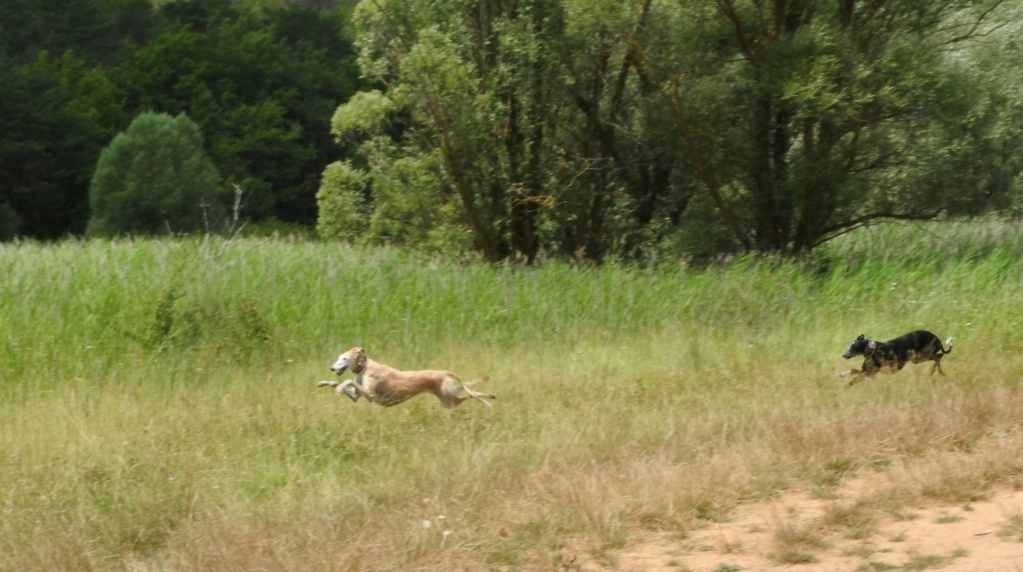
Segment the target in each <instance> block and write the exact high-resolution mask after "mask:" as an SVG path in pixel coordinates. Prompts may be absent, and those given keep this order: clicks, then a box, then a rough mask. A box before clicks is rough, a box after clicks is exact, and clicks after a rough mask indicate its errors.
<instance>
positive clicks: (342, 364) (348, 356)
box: [330, 348, 366, 375]
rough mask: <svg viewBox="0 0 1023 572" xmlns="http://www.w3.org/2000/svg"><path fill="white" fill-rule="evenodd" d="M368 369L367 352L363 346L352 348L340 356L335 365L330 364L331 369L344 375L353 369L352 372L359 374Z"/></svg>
mask: <svg viewBox="0 0 1023 572" xmlns="http://www.w3.org/2000/svg"><path fill="white" fill-rule="evenodd" d="M365 369H366V352H364V351H363V350H362V348H352V349H350V350H348V351H346V352H345V353H343V354H341V355H340V356H338V358H337V361H336V362H334V365H332V366H330V371H332V372H334V373H336V374H337V375H342V374H344V372H346V371H348V370H352V373H354V374H355V375H359V374H360V373H362V372H363V370H365Z"/></svg>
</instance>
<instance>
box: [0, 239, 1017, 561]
mask: <svg viewBox="0 0 1023 572" xmlns="http://www.w3.org/2000/svg"><path fill="white" fill-rule="evenodd" d="M0 273H2V275H0V329H2V331H3V332H5V334H6V335H5V337H4V339H3V340H0V396H2V398H3V399H2V403H0V472H2V474H3V478H4V479H5V484H6V485H7V486H6V487H5V490H3V491H2V492H0V569H5V570H7V569H9V570H16V569H17V570H21V569H44V568H49V569H66V570H76V569H81V570H96V569H140V570H142V569H144V570H160V569H168V570H179V569H246V568H262V569H303V570H310V569H323V570H389V569H390V570H393V569H413V568H416V567H419V568H433V569H452V568H461V569H488V568H494V567H499V566H506V567H512V568H516V567H519V568H521V569H532V568H535V567H537V566H540V567H550V566H552V565H556V564H557V561H558V559H559V558H561V557H562V555H563V554H564V553H565V551H566V550H568V547H569V545H570V544H572V543H575V544H578V545H580V546H583V547H585V549H586V550H590V551H595V552H599V551H603V550H613V549H614V548H615V547H619V546H621V545H623V544H625V543H626V542H628V540H629V538H630V537H631V535H632V534H634V533H635V531H636V530H641V529H644V528H660V529H672V530H677V531H679V533H680V534H684V531H685V530H686V528H687V527H690V526H694V525H695V523H697V522H698V521H699V520H700V519H714V518H723V517H724V515H726V514H727V511H728V510H729V509H730V507H731V506H733V505H734V504H735V503H737V502H742V501H743V500H746V499H753V498H758V497H761V496H771V495H775V494H778V492H780V491H782V490H785V489H787V488H791V487H799V486H806V487H810V488H822V489H826V488H828V487H833V486H836V485H837V484H838V483H840V482H841V480H842V478H843V477H844V476H845V475H846V474H847V473H852V472H855V471H857V470H874V469H878V468H883V469H886V470H891V471H893V472H894V471H896V470H898V471H903V472H904V473H899V474H905V475H909V477H907V478H908V479H910V480H913V481H914V482H918V483H919V486H917V488H916V489H913V490H914V491H915V492H913V493H912V494H907V495H904V498H910V499H912V498H921V497H927V496H928V495H930V496H942V497H943V498H957V496H969V495H971V494H983V492H984V490H985V489H986V487H989V486H992V485H994V484H996V483H999V482H1007V481H1012V480H1013V479H1015V480H1017V481H1020V480H1023V468H1020V466H1019V465H1018V463H1016V464H1014V463H1013V461H1012V460H1011V459H1013V458H1016V459H1018V458H1020V456H1019V455H1018V454H1017V453H1018V452H1020V451H1023V440H1019V439H1008V438H1004V436H1005V435H1010V434H1013V432H1017V433H1018V432H1019V429H1020V428H1021V427H1020V421H1019V419H1021V418H1023V417H1021V416H1020V415H1021V414H1023V395H1021V393H1020V392H1019V382H1020V380H1021V377H1023V357H1021V355H1023V354H1021V353H1020V350H1021V349H1023V334H1020V333H1019V331H1020V327H1019V326H1020V321H1021V319H1023V287H1021V279H1023V228H1021V226H1020V224H1019V223H1015V222H1008V221H997V220H986V221H982V222H969V223H943V224H928V225H907V226H891V227H884V228H881V227H878V228H872V229H868V230H864V231H860V232H857V233H853V234H850V235H848V236H846V237H843V238H842V239H841V240H838V241H835V242H834V243H832V244H829V245H827V247H826V248H823V249H821V250H820V251H819V252H817V253H816V254H815V255H814V256H813V257H811V258H806V259H802V260H774V259H757V258H742V259H737V260H733V261H730V262H729V263H728V264H721V265H717V266H711V267H708V268H703V269H695V268H690V267H687V266H686V265H685V264H682V263H671V262H662V263H661V264H659V265H656V266H652V267H636V266H627V265H605V266H600V267H597V266H589V265H576V264H568V263H560V262H553V263H548V264H544V265H542V266H539V267H535V268H522V267H517V266H498V267H493V266H487V265H483V264H478V263H473V262H452V261H443V260H437V259H431V258H422V257H419V256H415V255H411V254H407V253H404V252H401V251H395V250H389V249H373V250H362V249H353V248H350V247H347V246H343V245H338V244H333V243H316V242H304V241H290V240H283V239H275V240H262V241H257V240H235V241H224V240H219V239H206V240H198V239H196V240H172V241H171V240H167V241H161V240H138V241H131V240H118V241H87V242H82V241H65V242H61V243H57V244H46V245H44V244H36V243H16V244H5V245H0ZM916 328H927V329H930V330H933V331H935V333H937V334H938V335H939V336H941V337H942V338H943V339H944V338H946V337H955V338H956V341H955V347H956V349H955V351H954V352H953V353H952V354H951V355H949V356H948V357H947V358H946V359H945V361H944V362H943V364H944V367H945V369H946V370H947V371H948V372H949V375H948V376H947V378H938V377H927V375H926V372H927V371H929V369H930V368H929V366H909V367H907V369H906V370H905V371H903V372H901V373H899V374H898V375H897V376H893V377H883V378H881V377H879V378H877V379H874V380H869V381H865V382H863V383H862V384H860V385H858V386H856V387H855V388H853V389H851V390H849V391H845V392H842V391H840V388H841V387H842V384H843V380H841V379H840V378H838V377H837V376H836V373H838V372H839V371H840V370H842V369H848V368H850V367H858V364H857V363H852V362H846V361H844V360H842V359H841V358H840V355H839V354H840V353H841V352H842V351H843V350H844V348H845V346H846V345H847V344H848V343H849V342H850V341H851V340H852V339H853V338H854V337H855V336H856V335H858V334H860V333H864V334H867V335H868V336H871V337H875V338H879V339H886V338H890V337H894V336H897V335H900V334H902V333H905V332H907V331H909V330H911V329H916ZM354 345H360V346H362V347H364V348H366V350H367V352H368V353H369V355H370V356H371V357H373V358H374V359H377V360H379V361H383V362H386V363H389V364H392V365H395V366H397V367H401V368H405V369H417V368H447V369H452V370H454V371H456V372H458V373H459V374H461V375H462V376H463V377H473V376H476V375H479V374H483V373H489V374H490V375H491V377H492V381H491V382H490V384H489V385H488V386H487V390H488V391H493V392H494V393H497V394H498V395H499V399H498V400H497V402H496V403H495V408H494V409H492V410H487V409H484V408H482V407H479V406H478V405H479V404H477V403H467V404H466V405H463V406H462V407H461V408H459V409H456V410H453V411H447V410H442V409H441V408H440V407H439V405H438V404H437V403H436V400H434V399H432V398H431V397H429V396H424V397H420V398H417V399H415V400H412V401H410V402H408V403H406V404H404V405H401V406H400V407H396V408H390V409H384V408H379V407H376V406H371V405H368V404H366V403H362V402H360V403H357V404H352V403H350V402H349V401H348V400H344V399H338V398H337V397H335V396H334V395H333V394H331V393H330V392H328V391H325V390H319V391H317V388H316V387H315V383H316V381H317V380H319V379H326V378H327V377H328V376H330V375H331V374H330V372H329V371H328V370H327V367H328V366H329V365H330V363H332V362H333V360H334V359H335V357H336V355H337V353H339V352H340V351H343V350H345V349H347V348H348V347H351V346H354ZM993 436H1000V437H999V438H998V439H994V438H993ZM963 451H975V452H978V455H979V456H978V457H977V459H980V460H982V462H973V463H972V465H971V466H970V468H969V469H968V470H967V469H965V468H964V467H963V466H961V465H954V466H951V468H949V467H946V468H944V469H942V470H932V472H933V473H934V475H935V476H930V477H923V476H921V475H922V473H917V472H915V471H916V470H917V469H915V467H923V466H927V467H929V468H931V469H933V466H932V465H928V463H931V462H932V460H934V459H937V457H934V455H937V454H939V453H942V452H963ZM933 462H935V463H937V462H938V461H937V460H934V461H933ZM964 475H965V476H964ZM441 516H443V517H444V518H440V517H441ZM424 521H429V522H430V526H429V527H424V525H423V523H424ZM445 531H447V534H445Z"/></svg>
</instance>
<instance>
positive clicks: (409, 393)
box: [317, 348, 497, 408]
mask: <svg viewBox="0 0 1023 572" xmlns="http://www.w3.org/2000/svg"><path fill="white" fill-rule="evenodd" d="M330 370H331V371H333V372H334V373H335V374H337V375H338V376H339V377H340V376H341V375H342V374H344V373H345V372H346V371H349V370H350V371H351V372H352V373H353V374H355V378H353V379H349V380H347V381H344V382H341V383H338V382H336V381H321V382H320V383H318V384H317V385H318V386H319V387H333V388H334V392H335V393H337V394H338V395H344V396H346V397H348V398H349V399H351V400H352V401H358V400H359V397H365V398H366V399H368V400H369V401H370V402H372V403H376V404H378V405H383V406H384V407H390V406H392V405H398V404H399V403H402V402H404V401H405V400H406V399H408V398H410V397H415V396H416V395H419V394H420V393H432V394H434V395H436V396H437V399H440V402H441V404H442V405H443V406H444V407H449V408H450V407H456V406H458V405H460V404H461V403H462V402H463V401H465V400H466V399H470V398H471V399H478V400H480V401H481V402H483V403H484V404H486V406H487V407H493V405H491V404H490V402H489V401H487V400H486V399H497V396H495V395H491V394H489V393H480V392H478V391H474V390H473V389H472V386H473V385H476V384H478V383H483V382H484V381H487V380H489V379H490V378H489V377H488V376H484V377H483V378H481V379H479V380H476V381H471V382H467V383H463V382H462V380H461V379H459V378H458V376H456V375H455V374H453V373H451V372H450V371H439V370H421V371H399V370H397V369H394V368H393V367H390V366H388V365H384V364H382V363H377V362H375V361H373V360H371V359H369V358H368V357H366V352H365V351H363V349H362V348H352V349H350V350H348V351H346V352H345V353H343V354H341V356H340V357H338V358H337V362H336V363H334V365H332V366H330ZM484 398H486V399H484Z"/></svg>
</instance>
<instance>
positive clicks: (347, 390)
mask: <svg viewBox="0 0 1023 572" xmlns="http://www.w3.org/2000/svg"><path fill="white" fill-rule="evenodd" d="M355 385H357V384H356V383H355V380H353V379H349V380H348V381H345V382H344V383H342V384H340V385H338V386H337V387H336V388H335V389H334V391H336V392H337V393H338V395H344V396H345V397H347V398H348V399H351V400H352V402H353V403H354V402H357V401H359V397H361V394H360V393H359V392H358V391H357V390H356V389H355V387H353V386H355Z"/></svg>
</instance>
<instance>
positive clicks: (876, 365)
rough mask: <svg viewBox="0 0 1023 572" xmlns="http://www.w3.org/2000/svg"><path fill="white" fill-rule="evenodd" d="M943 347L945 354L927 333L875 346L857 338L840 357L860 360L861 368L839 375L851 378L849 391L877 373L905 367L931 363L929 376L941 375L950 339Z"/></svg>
mask: <svg viewBox="0 0 1023 572" xmlns="http://www.w3.org/2000/svg"><path fill="white" fill-rule="evenodd" d="M945 343H946V344H948V349H947V350H946V349H945V347H944V346H943V345H941V340H940V339H938V336H936V335H934V334H932V333H931V332H928V331H927V330H917V331H915V332H910V333H908V334H906V335H904V336H900V337H898V338H895V339H894V340H888V341H887V342H878V341H875V340H871V339H869V338H867V337H865V336H862V335H861V336H860V337H858V338H856V339H855V340H854V341H853V343H851V344H849V348H848V349H847V350H845V353H843V354H842V357H844V358H845V359H849V358H853V357H856V356H860V355H861V356H863V358H864V359H863V368H862V369H852V370H849V371H848V372H846V373H843V374H842V375H843V376H845V375H849V374H852V375H853V379H852V381H850V382H849V385H848V386H847V387H851V386H852V385H853V384H855V383H857V382H859V381H862V380H863V378H864V377H874V375H876V374H877V372H879V371H884V372H886V373H895V372H897V371H899V370H900V369H902V368H903V367H905V366H906V364H907V363H910V362H912V363H920V362H925V361H931V360H933V361H934V365H933V366H932V367H931V375H934V372H935V371H937V372H938V373H940V374H941V375H945V372H944V371H942V369H941V357H942V356H943V355H945V354H947V353H949V352H951V351H952V338H949V339H948V341H946V342H945Z"/></svg>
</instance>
